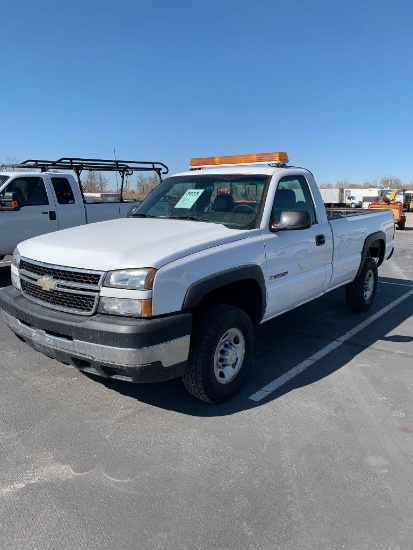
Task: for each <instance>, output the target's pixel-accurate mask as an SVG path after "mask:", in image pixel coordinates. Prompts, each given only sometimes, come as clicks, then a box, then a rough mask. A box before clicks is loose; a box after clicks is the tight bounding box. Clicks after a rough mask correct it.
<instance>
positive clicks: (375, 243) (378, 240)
mask: <svg viewBox="0 0 413 550" xmlns="http://www.w3.org/2000/svg"><path fill="white" fill-rule="evenodd" d="M385 253H386V234H385V233H384V232H383V231H376V232H375V233H372V234H371V235H369V236H368V237H367V238H366V240H365V241H364V245H363V250H362V252H361V261H360V266H359V268H358V271H357V275H356V277H355V279H357V277H358V276H359V275H360V273H361V271H362V269H363V266H364V262H365V261H366V258H367V257H370V258H374V259H376V258H377V267H379V266H380V265H381V264H382V263H383V261H384V255H385Z"/></svg>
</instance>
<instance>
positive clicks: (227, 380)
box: [182, 305, 254, 403]
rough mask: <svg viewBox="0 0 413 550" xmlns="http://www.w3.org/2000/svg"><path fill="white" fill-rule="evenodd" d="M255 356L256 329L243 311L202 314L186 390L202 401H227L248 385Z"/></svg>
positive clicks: (223, 308) (218, 310) (210, 309)
mask: <svg viewBox="0 0 413 550" xmlns="http://www.w3.org/2000/svg"><path fill="white" fill-rule="evenodd" d="M253 353H254V328H253V326H252V323H251V319H250V318H249V316H248V315H247V314H246V313H245V312H244V311H243V310H241V309H239V308H237V307H233V306H229V305H215V306H210V307H207V308H204V309H202V310H200V312H199V314H198V315H197V318H196V319H195V328H194V332H193V335H192V342H191V348H190V351H189V359H188V369H187V371H186V373H185V374H184V376H183V377H182V380H183V383H184V385H185V388H186V389H187V390H188V392H189V393H190V394H191V395H193V396H194V397H196V398H198V399H200V400H201V401H207V402H209V403H221V402H223V401H226V400H227V399H229V398H230V397H231V396H232V395H234V394H235V393H236V392H237V391H238V389H239V388H240V386H241V385H242V383H243V382H244V380H245V377H246V375H247V372H248V369H249V367H250V365H251V362H252V357H253ZM219 359H221V360H219ZM225 359H226V360H227V361H226V362H225Z"/></svg>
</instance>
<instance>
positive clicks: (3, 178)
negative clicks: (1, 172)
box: [0, 176, 10, 187]
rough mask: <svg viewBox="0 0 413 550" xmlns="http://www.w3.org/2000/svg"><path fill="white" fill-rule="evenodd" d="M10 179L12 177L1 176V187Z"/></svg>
mask: <svg viewBox="0 0 413 550" xmlns="http://www.w3.org/2000/svg"><path fill="white" fill-rule="evenodd" d="M9 178H10V176H0V187H1V186H2V185H3V183H4V182H5V181H7V180H8V179H9Z"/></svg>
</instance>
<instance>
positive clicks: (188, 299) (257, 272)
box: [183, 265, 267, 320]
mask: <svg viewBox="0 0 413 550" xmlns="http://www.w3.org/2000/svg"><path fill="white" fill-rule="evenodd" d="M246 279H253V280H254V281H256V282H257V283H258V285H259V288H260V290H261V312H260V320H261V319H262V317H263V316H264V313H265V310H266V307H267V288H266V286H265V278H264V273H263V272H262V269H261V268H260V267H259V266H258V265H244V266H240V267H234V268H231V269H226V270H225V271H220V272H219V273H214V274H212V275H208V276H207V277H204V278H203V279H200V280H199V281H196V282H195V283H193V284H192V285H190V287H189V288H188V290H187V292H186V295H185V298H184V303H183V309H193V308H195V307H196V306H198V305H199V303H200V302H201V300H202V298H204V297H205V296H206V295H207V294H209V293H210V292H212V291H213V290H217V289H218V288H220V287H223V286H226V285H229V284H231V283H236V282H239V281H245V280H246Z"/></svg>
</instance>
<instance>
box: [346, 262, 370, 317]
mask: <svg viewBox="0 0 413 550" xmlns="http://www.w3.org/2000/svg"><path fill="white" fill-rule="evenodd" d="M377 280H378V271H377V265H376V262H375V261H374V259H373V258H366V261H365V262H364V266H363V269H362V270H361V273H360V274H359V276H358V277H357V279H355V280H354V281H353V282H352V283H350V284H348V285H346V287H345V294H346V301H347V305H348V306H349V308H350V309H352V310H353V311H367V310H368V309H369V308H370V306H371V305H372V303H373V301H374V297H375V295H376V291H377Z"/></svg>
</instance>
